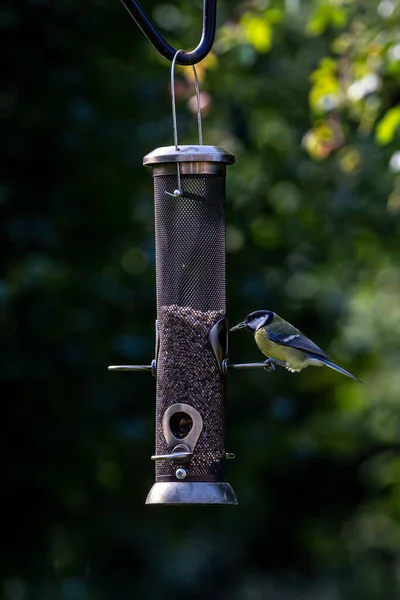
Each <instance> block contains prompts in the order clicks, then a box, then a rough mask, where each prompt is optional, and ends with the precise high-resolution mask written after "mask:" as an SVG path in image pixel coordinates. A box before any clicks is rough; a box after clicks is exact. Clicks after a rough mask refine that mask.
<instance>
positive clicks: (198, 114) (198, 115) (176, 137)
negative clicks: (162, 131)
mask: <svg viewBox="0 0 400 600" xmlns="http://www.w3.org/2000/svg"><path fill="white" fill-rule="evenodd" d="M181 52H184V51H183V50H177V52H176V53H175V56H174V58H173V60H172V65H171V96H172V126H173V129H174V144H175V150H179V147H178V127H177V123H176V102H175V63H176V59H177V58H178V55H179V54H180V53H181ZM192 69H193V75H194V84H195V88H196V100H197V126H198V130H199V144H200V146H202V145H203V129H202V124H201V101H200V86H199V79H198V77H197V72H196V67H195V66H194V65H192Z"/></svg>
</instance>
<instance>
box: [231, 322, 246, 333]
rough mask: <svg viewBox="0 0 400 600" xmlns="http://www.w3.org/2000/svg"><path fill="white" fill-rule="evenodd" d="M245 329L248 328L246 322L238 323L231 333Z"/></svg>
mask: <svg viewBox="0 0 400 600" xmlns="http://www.w3.org/2000/svg"><path fill="white" fill-rule="evenodd" d="M244 327H247V323H246V321H242V322H241V323H238V324H237V325H235V327H232V328H231V329H230V330H229V331H237V330H238V329H243V328H244Z"/></svg>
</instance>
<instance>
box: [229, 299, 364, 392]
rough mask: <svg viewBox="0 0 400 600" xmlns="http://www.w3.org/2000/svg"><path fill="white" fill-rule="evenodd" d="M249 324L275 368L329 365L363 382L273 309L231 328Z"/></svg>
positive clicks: (248, 326) (233, 329)
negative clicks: (277, 366) (333, 360)
mask: <svg viewBox="0 0 400 600" xmlns="http://www.w3.org/2000/svg"><path fill="white" fill-rule="evenodd" d="M245 327H246V328H247V329H250V331H252V332H253V333H254V339H255V342H256V344H257V346H258V348H259V349H260V350H261V352H262V353H263V354H265V356H267V357H268V360H266V361H265V364H266V366H267V367H269V368H270V369H272V370H273V369H274V364H277V365H280V366H282V367H285V368H286V369H287V370H288V371H290V372H291V373H295V372H297V371H301V370H302V369H304V368H305V367H309V366H310V365H313V366H315V367H322V366H324V365H326V366H327V367H330V368H331V369H334V370H335V371H339V373H342V374H343V375H347V377H351V378H352V379H355V380H356V381H358V382H360V383H361V381H360V379H358V378H357V377H354V375H352V374H351V373H349V372H348V371H345V370H344V369H342V368H341V367H339V366H338V365H335V363H333V362H332V361H331V359H330V358H329V356H328V355H327V354H325V352H323V351H322V350H321V348H319V347H318V346H317V345H316V344H314V342H312V341H311V340H310V339H309V338H307V337H306V336H305V335H303V334H302V333H301V331H299V330H298V329H296V327H293V325H291V324H290V323H288V322H287V321H284V320H283V319H282V318H281V317H279V316H278V315H277V314H276V313H274V312H272V311H270V310H256V311H255V312H252V313H251V314H249V315H248V316H247V317H246V318H245V320H244V321H242V322H241V323H239V324H238V325H235V327H232V329H231V330H230V331H236V330H237V329H243V328H245Z"/></svg>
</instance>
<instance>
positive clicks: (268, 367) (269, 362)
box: [264, 358, 275, 371]
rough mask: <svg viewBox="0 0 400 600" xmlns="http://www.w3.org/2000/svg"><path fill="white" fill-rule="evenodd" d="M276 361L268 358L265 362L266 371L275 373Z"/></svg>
mask: <svg viewBox="0 0 400 600" xmlns="http://www.w3.org/2000/svg"><path fill="white" fill-rule="evenodd" d="M274 362H275V361H274V359H273V358H267V360H266V361H264V365H265V367H264V369H265V370H266V371H275V365H274Z"/></svg>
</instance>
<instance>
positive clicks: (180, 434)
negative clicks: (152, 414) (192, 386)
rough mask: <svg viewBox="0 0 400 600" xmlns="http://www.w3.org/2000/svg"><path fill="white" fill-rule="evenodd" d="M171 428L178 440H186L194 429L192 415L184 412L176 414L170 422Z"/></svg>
mask: <svg viewBox="0 0 400 600" xmlns="http://www.w3.org/2000/svg"><path fill="white" fill-rule="evenodd" d="M169 426H170V429H171V432H172V434H173V435H174V436H175V437H176V438H177V439H178V440H182V439H183V438H185V437H186V436H187V435H188V433H189V432H190V430H191V429H192V427H193V420H192V417H191V416H190V415H188V414H187V413H184V412H176V413H174V414H173V415H172V416H171V418H170V420H169Z"/></svg>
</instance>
